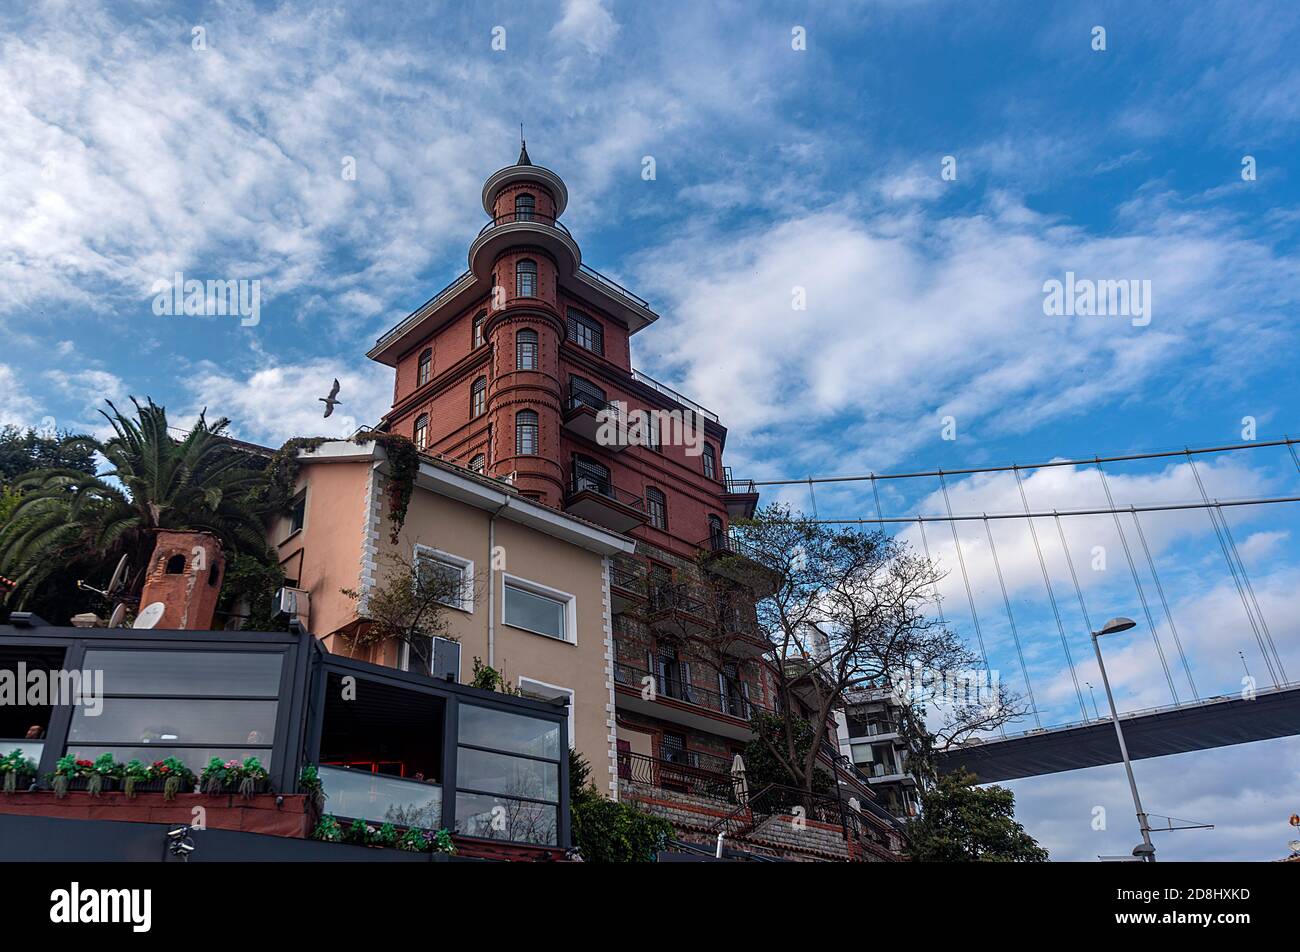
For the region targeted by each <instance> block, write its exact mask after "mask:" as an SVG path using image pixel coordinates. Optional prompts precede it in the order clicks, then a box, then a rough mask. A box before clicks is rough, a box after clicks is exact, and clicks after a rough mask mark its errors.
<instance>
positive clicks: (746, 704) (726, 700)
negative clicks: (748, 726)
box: [614, 662, 759, 721]
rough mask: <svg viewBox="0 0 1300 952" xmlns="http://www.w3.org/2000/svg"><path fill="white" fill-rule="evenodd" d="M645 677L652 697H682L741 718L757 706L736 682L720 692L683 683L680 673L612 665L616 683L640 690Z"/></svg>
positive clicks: (700, 706) (747, 716) (683, 700)
mask: <svg viewBox="0 0 1300 952" xmlns="http://www.w3.org/2000/svg"><path fill="white" fill-rule="evenodd" d="M646 678H651V679H652V681H651V682H650V683H652V684H653V685H654V689H655V699H656V700H658V699H661V698H672V699H673V700H675V701H682V702H684V703H686V704H691V705H694V706H695V707H699V708H704V709H705V710H709V711H713V712H714V713H717V714H725V715H727V716H728V717H735V718H739V719H740V720H744V721H747V720H749V719H750V718H752V717H753V716H754V713H755V712H756V711H757V710H759V707H758V705H756V704H754V703H752V702H751V701H750V700H749V698H747V697H745V696H744V693H743V689H742V688H740V686H739V685H737V686H736V688H735V689H734V690H733V691H728V692H727V693H726V694H722V693H719V692H718V691H711V690H709V689H708V688H703V687H699V686H698V685H695V684H687V683H686V682H685V681H684V680H683V679H682V678H680V677H676V678H674V677H665V676H664V675H662V674H652V673H651V672H649V671H647V670H645V669H644V668H637V667H634V666H632V665H629V664H623V663H622V662H618V663H615V665H614V680H615V681H616V682H617V683H619V684H623V685H626V686H628V687H631V688H636V689H637V690H638V691H640V690H642V688H643V686H644V685H645V684H646V683H647V682H646V681H645V679H646Z"/></svg>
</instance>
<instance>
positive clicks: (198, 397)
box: [185, 358, 393, 446]
mask: <svg viewBox="0 0 1300 952" xmlns="http://www.w3.org/2000/svg"><path fill="white" fill-rule="evenodd" d="M335 378H338V381H339V397H338V398H339V400H340V401H341V403H340V405H339V406H338V407H336V408H335V410H334V413H333V415H332V416H330V417H329V419H324V418H323V417H322V414H323V413H324V408H325V405H324V404H323V403H321V402H320V401H319V400H318V398H319V397H323V396H325V394H327V393H328V392H329V390H330V386H331V385H332V383H333V381H334V379H335ZM185 387H186V389H187V390H188V391H189V392H190V394H191V397H192V399H191V402H190V405H189V410H188V414H187V415H188V418H189V419H190V420H192V419H193V418H194V417H196V416H197V415H198V412H199V411H200V410H201V409H203V408H205V407H206V408H207V414H208V419H209V422H211V421H212V420H213V419H215V418H216V417H218V416H227V417H229V418H230V419H231V421H232V425H231V430H230V432H231V435H233V436H236V437H239V438H241V439H245V440H248V441H250V442H257V443H265V444H269V445H272V446H279V445H280V444H281V443H283V442H284V441H285V440H287V439H290V438H291V437H295V436H333V437H337V438H344V437H347V436H350V435H351V434H352V433H353V432H355V431H356V430H357V429H358V428H359V427H362V426H373V425H374V424H376V423H378V422H379V418H380V417H381V416H382V415H383V413H384V412H385V411H386V410H387V409H388V407H389V404H390V403H391V402H392V396H393V389H392V388H393V378H392V370H391V369H389V368H387V367H381V366H379V365H378V364H362V363H360V362H358V361H354V360H336V359H328V358H321V359H318V360H313V361H310V362H308V363H305V364H294V365H291V366H284V365H276V364H273V363H270V362H265V363H264V364H263V365H262V366H261V367H260V368H259V369H257V370H255V371H254V372H253V373H252V375H251V376H249V377H248V378H247V379H244V378H241V377H237V376H234V375H232V374H229V373H227V372H225V371H223V370H222V369H221V368H219V367H217V366H215V365H213V364H202V365H200V366H199V367H198V368H197V369H196V370H195V372H194V373H193V374H192V375H191V376H190V377H189V378H188V379H187V380H186V381H185Z"/></svg>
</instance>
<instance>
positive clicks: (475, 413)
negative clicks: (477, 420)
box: [469, 377, 487, 417]
mask: <svg viewBox="0 0 1300 952" xmlns="http://www.w3.org/2000/svg"><path fill="white" fill-rule="evenodd" d="M486 409H487V377H479V378H478V379H477V380H475V381H474V383H473V384H471V385H470V388H469V415H470V416H471V417H479V416H482V415H483V411H484V410H486Z"/></svg>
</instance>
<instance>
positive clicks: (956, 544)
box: [939, 472, 1007, 737]
mask: <svg viewBox="0 0 1300 952" xmlns="http://www.w3.org/2000/svg"><path fill="white" fill-rule="evenodd" d="M939 486H940V487H941V488H942V489H943V504H944V507H945V508H946V509H947V510H948V515H950V516H951V515H952V501H951V500H950V499H949V498H948V484H947V483H946V482H945V481H944V478H943V473H942V472H940V473H939ZM948 528H949V529H951V530H952V546H953V548H954V549H956V550H957V564H958V565H960V566H961V579H962V582H963V583H964V584H965V586H966V601H967V603H968V604H969V605H970V617H971V618H972V619H973V620H974V622H975V637H976V639H977V640H978V641H979V644H980V662H981V663H982V664H983V665H984V669H985V671H987V672H988V676H989V683H990V684H992V681H993V666H992V665H990V664H989V654H988V651H986V650H985V648H984V629H983V628H982V627H981V626H980V616H979V612H977V611H975V594H974V592H973V591H972V590H971V585H970V575H969V574H967V572H966V557H965V556H964V555H962V551H961V542H960V540H958V538H957V523H956V522H953V521H950V522H949V523H948ZM998 731H999V733H1001V734H1002V736H1003V737H1005V736H1006V734H1007V725H1006V724H1005V723H1002V724H999V725H998Z"/></svg>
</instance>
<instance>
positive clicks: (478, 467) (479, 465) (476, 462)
mask: <svg viewBox="0 0 1300 952" xmlns="http://www.w3.org/2000/svg"><path fill="white" fill-rule="evenodd" d="M486 465H487V457H486V456H484V455H483V454H482V453H479V454H477V455H476V456H475V457H474V458H473V459H472V460H470V461H469V468H470V469H471V470H473V471H474V472H476V473H481V472H483V467H485V466H486Z"/></svg>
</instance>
